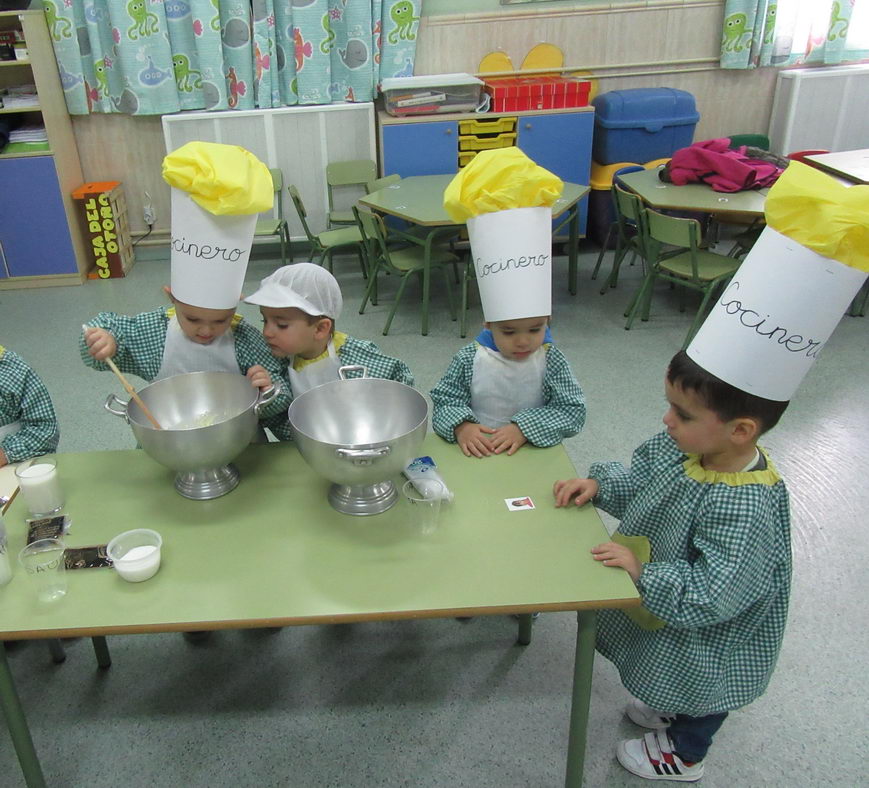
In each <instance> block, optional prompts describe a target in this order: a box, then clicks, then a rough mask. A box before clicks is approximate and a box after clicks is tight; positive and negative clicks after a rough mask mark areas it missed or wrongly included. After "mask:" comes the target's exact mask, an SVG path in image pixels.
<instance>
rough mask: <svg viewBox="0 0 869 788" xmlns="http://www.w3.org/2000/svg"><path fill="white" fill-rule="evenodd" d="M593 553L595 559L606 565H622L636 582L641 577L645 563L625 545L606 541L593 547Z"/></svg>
mask: <svg viewBox="0 0 869 788" xmlns="http://www.w3.org/2000/svg"><path fill="white" fill-rule="evenodd" d="M591 554H592V556H594V560H595V561H600V562H601V563H602V564H603V565H604V566H620V567H621V568H622V569H624V570H625V571H626V572H627V573H628V574H629V575H630V576H631V580H633V581H634V582H635V583H636V582H637V580H639V579H640V573H641V572H642V571H643V565H642V564H641V563H640V562H639V559H638V558H637V557H636V556H635V555H634V554H633V553H632V552H631V551H630V550H629V549H628V548H627V547H625V546H624V545H620V544H616V543H615V542H604V543H603V544H599V545H597V546H596V547H592V548H591Z"/></svg>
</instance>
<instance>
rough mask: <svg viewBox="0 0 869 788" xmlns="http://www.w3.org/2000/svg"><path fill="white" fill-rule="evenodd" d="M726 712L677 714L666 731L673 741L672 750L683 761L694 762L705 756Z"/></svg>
mask: <svg viewBox="0 0 869 788" xmlns="http://www.w3.org/2000/svg"><path fill="white" fill-rule="evenodd" d="M726 716H727V712H726V711H723V712H721V714H709V715H707V716H706V717H689V716H688V715H687V714H677V715H676V719H675V720H673V722H671V723H670V727H669V728H667V733H668V734H669V736H670V741H671V742H672V743H673V752H675V753H676V755H678V756H679V757H680V758H681V759H682V760H683V761H687V762H688V763H696V762H697V761H702V760H703V759H704V758H705V757H706V753H707V752H708V750H709V745H710V744H712V737H713V736H714V735H715V733H716V731H717V730H718V729H719V728H720V727H721V724H722V723H723V722H724V718H725V717H726Z"/></svg>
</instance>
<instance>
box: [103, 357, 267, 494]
mask: <svg viewBox="0 0 869 788" xmlns="http://www.w3.org/2000/svg"><path fill="white" fill-rule="evenodd" d="M278 393H279V389H278V388H274V389H272V390H269V391H267V392H266V393H261V392H260V391H259V390H258V389H256V388H255V387H254V386H252V385H251V383H250V381H249V380H248V379H247V378H246V377H244V376H243V375H238V374H235V373H233V372H191V373H188V374H185V375H174V376H173V377H171V378H164V379H163V380H158V381H157V382H156V383H152V384H151V385H149V386H145V388H143V389H142V390H141V391H139V396H140V397H141V398H142V401H143V402H144V403H145V405H146V406H147V408H148V409H149V410H150V411H151V413H153V414H154V418H156V419H157V421H158V422H159V424H160V426H161V427H162V428H163V429H160V430H158V429H156V428H155V427H153V426H152V425H151V423H150V422H149V421H148V419H147V417H146V416H145V414H144V413H143V412H142V409H141V408H140V407H139V406H138V405H137V404H136V402H135V401H133V400H130V401H129V402H123V401H121V400H119V399H118V398H117V397H116V396H115V395H114V394H110V395H109V397H108V399H106V404H105V408H106V410H107V411H109V413H113V414H114V415H115V416H120V417H121V418H123V419H125V420H126V421H127V423H128V424H129V425H130V427H131V428H132V430H133V434H134V435H135V436H136V440H138V441H139V445H140V446H141V447H142V449H143V450H144V451H145V452H146V454H148V456H149V457H151V459H153V460H156V461H157V462H159V463H160V464H161V465H165V466H166V467H167V468H170V469H172V470H173V471H177V474H176V476H175V488H176V489H177V490H178V492H180V493H181V495H183V496H185V497H186V498H194V499H196V500H208V499H210V498H217V497H219V496H221V495H225V494H226V493H228V492H229V491H230V490H232V489H233V488H234V487H235V486H236V485H237V484H238V480H239V474H238V469H237V468H236V467H235V466H234V465H231V464H230V463H231V462H232V460H234V459H235V458H236V457H237V456H238V455H239V454H240V453H241V452H242V450H243V449H244V448H245V447H246V446H247V445H248V444H249V443H250V442H251V440H252V439H253V437H254V435H255V433H256V428H257V421H258V414H259V411H260V409H261V408H262V407H263V406H264V405H267V404H268V403H269V402H271V401H272V400H273V399H274V398H275V397H276V396H277V395H278Z"/></svg>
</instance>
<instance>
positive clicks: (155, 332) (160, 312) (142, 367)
mask: <svg viewBox="0 0 869 788" xmlns="http://www.w3.org/2000/svg"><path fill="white" fill-rule="evenodd" d="M168 323H169V320H168V318H167V316H166V310H165V309H163V308H161V309H154V310H152V311H150V312H142V313H141V314H139V315H133V316H130V315H119V314H116V313H115V312H100V313H99V314H98V315H97V316H96V317H95V318H93V319H91V320H88V321H87V322H86V323H85V326H87V327H90V326H95V327H96V328H102V329H105V330H106V331H108V332H109V333H110V334H111V335H112V336H113V337H114V338H115V342H116V343H117V345H118V348H117V350H116V351H115V355H114V357H113V359H112V360H113V361H114V362H115V364H116V365H117V367H118V369H120V370H121V372H124V373H126V374H128V375H138V376H139V377H140V378H142V379H144V380H147V381H151V380H153V379H154V378H155V377H156V376H157V373H158V372H159V371H160V364H161V363H162V361H163V348H164V347H165V346H166V326H167V325H168ZM78 346H79V353H80V354H81V359H82V361H84V363H85V364H86V365H87V366H89V367H92V368H93V369H96V370H99V371H100V372H105V371H106V370H108V369H109V365H108V364H106V363H105V361H97V360H96V359H94V358H93V357H92V356H91V355H90V353H88V348H87V345H86V344H85V341H84V331H82V332H81V334H80V335H79V342H78Z"/></svg>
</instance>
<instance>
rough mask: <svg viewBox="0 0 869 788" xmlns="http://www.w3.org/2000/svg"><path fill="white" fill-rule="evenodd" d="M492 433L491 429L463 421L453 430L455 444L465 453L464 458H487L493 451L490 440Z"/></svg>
mask: <svg viewBox="0 0 869 788" xmlns="http://www.w3.org/2000/svg"><path fill="white" fill-rule="evenodd" d="M494 432H495V430H493V429H492V428H491V427H484V426H483V425H482V424H477V423H475V422H473V421H463V422H462V423H461V424H459V426H458V427H456V428H455V429H454V430H453V434H455V436H456V443H458V444H459V448H460V449H461V450H462V451H463V452H464V453H465V457H470V456H472V455H473V456H474V457H488V456H489V455H490V454H491V453H492V452H493V451H494V447H493V446H492V440H491V438H490V436H491V435H492V433H494Z"/></svg>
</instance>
